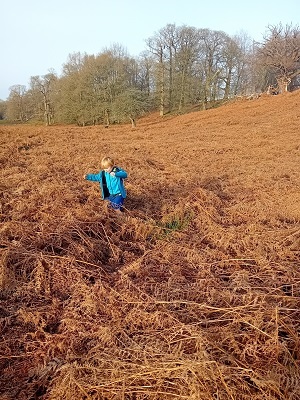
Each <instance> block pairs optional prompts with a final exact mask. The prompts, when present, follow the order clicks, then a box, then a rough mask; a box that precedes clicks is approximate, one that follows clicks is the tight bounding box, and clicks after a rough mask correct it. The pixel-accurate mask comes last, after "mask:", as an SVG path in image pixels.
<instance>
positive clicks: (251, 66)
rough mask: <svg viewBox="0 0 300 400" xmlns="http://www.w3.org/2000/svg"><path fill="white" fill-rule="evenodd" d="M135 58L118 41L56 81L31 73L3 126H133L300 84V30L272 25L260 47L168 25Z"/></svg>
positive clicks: (1, 108)
mask: <svg viewBox="0 0 300 400" xmlns="http://www.w3.org/2000/svg"><path fill="white" fill-rule="evenodd" d="M145 42H146V48H145V51H144V52H142V53H141V54H140V56H138V57H132V56H130V55H129V54H128V53H127V51H126V50H125V49H124V48H123V47H122V46H120V45H118V44H115V45H113V46H112V47H111V48H106V49H104V50H103V51H101V52H100V53H99V54H97V55H88V54H86V53H74V54H70V55H69V56H68V59H67V62H66V63H65V64H64V65H63V67H62V74H61V76H58V75H57V73H56V72H55V71H50V72H49V73H48V74H46V75H44V76H31V77H30V79H29V87H26V86H25V85H14V86H12V87H11V88H10V94H9V97H8V99H7V100H6V101H1V102H0V119H2V120H3V121H2V122H4V123H24V122H31V123H38V122H40V123H44V124H46V125H53V124H57V123H58V124H77V125H79V126H87V125H99V124H101V125H106V126H109V125H111V124H118V123H124V122H127V123H131V124H132V126H135V125H136V122H137V119H138V118H140V117H142V116H145V115H147V113H149V112H153V111H156V110H159V113H160V115H161V116H164V115H166V114H183V113H185V112H187V111H189V110H190V109H191V108H193V109H194V110H202V109H209V108H214V107H217V106H219V105H220V104H222V103H224V102H226V101H228V99H233V98H236V97H256V96H258V95H260V94H261V93H265V92H269V93H272V94H278V93H283V92H285V91H293V90H295V89H298V88H299V87H300V80H299V79H300V78H299V71H300V61H299V60H300V30H299V27H298V26H292V25H286V26H283V25H282V24H281V23H279V24H278V25H277V26H268V27H267V32H266V34H265V36H264V37H263V38H262V41H261V42H260V43H257V42H254V41H253V40H251V38H249V36H247V34H245V33H240V34H239V35H235V36H233V37H232V36H229V35H228V34H226V33H225V32H223V31H212V30H210V29H203V28H195V27H190V26H186V25H183V26H176V25H175V24H168V25H166V26H165V27H164V28H162V29H160V30H159V31H158V32H156V33H155V34H154V35H153V36H152V37H150V38H148V39H147V40H146V41H145Z"/></svg>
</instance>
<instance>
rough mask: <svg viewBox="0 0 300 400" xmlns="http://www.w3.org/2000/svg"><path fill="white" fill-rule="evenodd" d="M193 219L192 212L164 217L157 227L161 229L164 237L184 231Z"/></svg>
mask: <svg viewBox="0 0 300 400" xmlns="http://www.w3.org/2000/svg"><path fill="white" fill-rule="evenodd" d="M192 219H193V213H191V212H184V213H183V214H171V215H168V216H167V217H164V218H163V220H162V221H160V222H159V223H158V224H157V225H158V226H159V227H160V228H161V231H162V236H163V237H164V236H168V235H170V234H172V233H174V232H178V231H183V230H184V229H186V228H187V227H188V226H189V224H190V222H191V220H192Z"/></svg>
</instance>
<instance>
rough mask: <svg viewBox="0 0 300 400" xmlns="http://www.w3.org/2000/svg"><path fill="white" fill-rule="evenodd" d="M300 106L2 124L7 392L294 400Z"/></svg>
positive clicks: (295, 101)
mask: <svg viewBox="0 0 300 400" xmlns="http://www.w3.org/2000/svg"><path fill="white" fill-rule="evenodd" d="M299 105H300V93H299V92H294V93H291V94H286V95H280V96H271V97H267V96H266V97H261V98H259V99H257V100H253V101H240V102H236V103H233V104H228V105H226V106H223V107H222V108H219V109H216V110H209V111H203V112H195V113H191V114H188V115H184V116H177V117H174V116H173V117H171V116H170V117H166V118H164V119H163V120H162V119H160V118H159V117H158V116H153V115H152V116H149V117H147V118H144V119H143V120H141V121H139V123H138V126H137V128H136V129H134V130H131V128H130V126H111V127H110V128H109V129H104V127H102V126H95V127H86V128H79V127H73V126H64V127H61V126H59V127H58V126H53V127H48V128H46V127H37V126H32V127H30V126H2V127H0V134H1V160H0V161H1V167H2V170H1V243H0V245H1V269H0V287H1V303H0V304H1V305H0V330H1V344H0V369H1V376H0V398H1V400H12V399H20V400H23V399H26V400H27V399H32V400H33V399H43V400H57V399H66V400H71V399H72V400H79V399H82V400H83V399H85V400H96V399H99V400H100V399H101V400H102V399H127V400H129V399H135V400H142V399H160V400H161V399H190V400H193V399H194V400H196V399H197V400H198V399H199V400H200V399H203V400H204V399H205V400H206V399H207V400H208V399H209V400H216V399H220V400H224V399H237V400H246V399H247V400H261V399H269V400H271V399H280V400H295V399H299V398H300V397H299V393H300V365H299V358H300V338H299V328H300V265H299V255H300V174H299V172H300V166H299V165H300V164H299V161H300V158H299V153H300V137H299V124H300V108H299ZM106 154H109V155H112V156H113V157H115V158H116V159H117V161H118V162H117V164H118V165H120V166H122V167H123V168H125V169H126V170H127V171H128V173H129V178H128V180H127V189H128V199H127V201H126V208H127V210H126V212H125V213H124V214H123V215H122V216H121V217H118V216H117V215H116V214H114V213H113V212H111V211H110V210H108V209H107V208H106V203H104V202H102V201H101V200H100V195H99V190H98V186H97V184H96V183H92V182H86V181H84V180H83V174H84V173H86V172H93V171H97V170H98V168H99V164H100V159H101V157H102V156H103V155H106Z"/></svg>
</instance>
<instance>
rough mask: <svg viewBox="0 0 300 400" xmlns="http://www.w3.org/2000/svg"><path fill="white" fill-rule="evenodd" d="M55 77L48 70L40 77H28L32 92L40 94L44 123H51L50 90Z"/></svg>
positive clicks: (52, 116)
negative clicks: (47, 72)
mask: <svg viewBox="0 0 300 400" xmlns="http://www.w3.org/2000/svg"><path fill="white" fill-rule="evenodd" d="M56 80H57V77H56V75H55V73H54V72H50V73H49V74H47V75H44V76H42V77H40V76H32V77H31V79H30V86H31V91H32V93H34V92H37V93H40V95H41V99H42V100H41V103H42V107H41V108H42V110H43V114H44V121H45V124H46V125H47V126H48V125H51V124H52V123H53V118H54V115H53V107H52V104H51V91H52V86H53V84H54V82H55V81H56Z"/></svg>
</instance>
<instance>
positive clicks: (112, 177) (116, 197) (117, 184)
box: [84, 157, 127, 212]
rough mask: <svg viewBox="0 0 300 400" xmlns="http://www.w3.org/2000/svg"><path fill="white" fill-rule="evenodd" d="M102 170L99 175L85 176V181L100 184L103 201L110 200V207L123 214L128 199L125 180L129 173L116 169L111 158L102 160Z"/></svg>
mask: <svg viewBox="0 0 300 400" xmlns="http://www.w3.org/2000/svg"><path fill="white" fill-rule="evenodd" d="M101 168H102V170H101V171H100V172H99V173H98V174H87V175H84V179H86V180H88V181H96V182H99V183H100V189H101V194H102V199H104V200H109V203H110V206H111V207H112V208H113V209H114V210H116V211H118V212H121V211H123V208H122V206H123V203H124V199H125V198H126V189H125V187H124V182H123V180H124V179H125V178H127V172H126V171H124V170H123V169H121V168H119V167H116V166H115V164H114V161H113V159H112V158H110V157H104V158H103V159H102V160H101Z"/></svg>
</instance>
